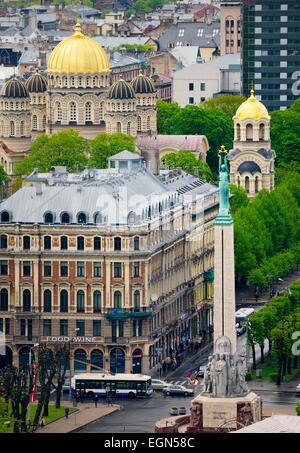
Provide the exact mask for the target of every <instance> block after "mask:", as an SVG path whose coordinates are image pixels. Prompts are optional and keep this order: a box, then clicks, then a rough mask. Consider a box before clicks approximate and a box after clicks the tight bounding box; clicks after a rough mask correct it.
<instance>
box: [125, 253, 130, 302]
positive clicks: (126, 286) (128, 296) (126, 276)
mask: <svg viewBox="0 0 300 453" xmlns="http://www.w3.org/2000/svg"><path fill="white" fill-rule="evenodd" d="M124 282H125V294H124V302H125V303H124V305H125V307H127V308H128V307H129V303H130V294H129V287H130V275H129V262H128V261H127V262H126V261H125V262H124Z"/></svg>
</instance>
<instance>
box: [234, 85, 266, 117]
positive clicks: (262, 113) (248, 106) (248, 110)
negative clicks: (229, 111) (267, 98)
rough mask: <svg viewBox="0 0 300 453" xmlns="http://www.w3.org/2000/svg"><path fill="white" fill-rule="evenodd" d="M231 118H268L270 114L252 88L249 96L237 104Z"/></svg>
mask: <svg viewBox="0 0 300 453" xmlns="http://www.w3.org/2000/svg"><path fill="white" fill-rule="evenodd" d="M233 119H238V120H240V121H244V120H253V121H259V120H269V119H270V115H269V113H268V110H267V109H266V107H265V106H264V104H263V103H262V102H260V101H258V100H257V99H256V97H255V96H254V90H253V89H252V90H251V95H250V97H249V98H248V99H247V101H245V102H243V103H242V104H241V105H240V106H239V108H238V109H237V111H236V114H235V116H234V117H233Z"/></svg>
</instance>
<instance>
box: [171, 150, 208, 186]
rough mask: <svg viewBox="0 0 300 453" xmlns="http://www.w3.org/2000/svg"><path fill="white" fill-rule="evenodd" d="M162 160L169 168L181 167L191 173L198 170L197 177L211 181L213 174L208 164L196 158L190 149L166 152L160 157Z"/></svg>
mask: <svg viewBox="0 0 300 453" xmlns="http://www.w3.org/2000/svg"><path fill="white" fill-rule="evenodd" d="M162 161H163V162H164V164H166V165H167V166H168V167H169V168H170V169H173V168H182V169H183V170H184V171H186V172H187V173H190V174H191V175H194V174H195V171H198V176H199V178H202V179H205V180H206V181H212V180H213V175H212V172H211V170H210V168H209V165H208V164H207V163H206V162H203V161H202V160H199V159H197V157H196V156H195V154H194V153H192V152H191V151H185V150H182V151H178V152H177V153H168V154H165V155H164V156H163V157H162Z"/></svg>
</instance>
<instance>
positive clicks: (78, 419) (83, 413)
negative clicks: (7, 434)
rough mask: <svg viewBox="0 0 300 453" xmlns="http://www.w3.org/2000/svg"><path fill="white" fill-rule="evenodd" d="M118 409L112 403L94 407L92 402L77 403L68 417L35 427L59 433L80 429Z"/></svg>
mask: <svg viewBox="0 0 300 453" xmlns="http://www.w3.org/2000/svg"><path fill="white" fill-rule="evenodd" d="M117 410H120V406H118V405H117V404H113V405H112V406H106V405H104V404H98V407H95V406H94V405H92V404H86V403H83V404H78V405H77V410H76V411H75V412H73V413H72V414H71V415H69V418H65V417H63V418H60V419H59V420H56V421H55V422H52V423H49V424H48V425H46V426H44V427H43V428H39V429H37V431H36V432H37V433H39V434H40V433H47V434H50V433H52V434H61V433H70V432H72V431H73V432H75V431H80V429H82V428H83V427H84V426H86V425H88V424H89V423H92V422H94V421H96V420H98V419H99V418H102V417H105V416H106V415H108V414H111V413H112V412H115V411H117Z"/></svg>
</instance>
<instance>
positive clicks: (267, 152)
mask: <svg viewBox="0 0 300 453" xmlns="http://www.w3.org/2000/svg"><path fill="white" fill-rule="evenodd" d="M257 152H258V153H259V154H260V155H261V156H263V157H265V158H266V159H272V157H273V151H272V150H271V149H265V148H261V149H259V150H258V151H257Z"/></svg>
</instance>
